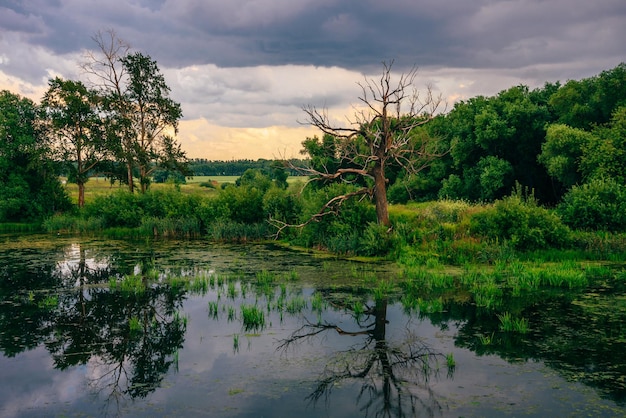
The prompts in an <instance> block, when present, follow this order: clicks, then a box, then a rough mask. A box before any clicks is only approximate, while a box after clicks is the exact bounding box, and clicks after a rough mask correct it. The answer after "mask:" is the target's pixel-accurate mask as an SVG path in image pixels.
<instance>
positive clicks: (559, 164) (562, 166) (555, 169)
mask: <svg viewBox="0 0 626 418" xmlns="http://www.w3.org/2000/svg"><path fill="white" fill-rule="evenodd" d="M590 142H592V137H591V134H590V133H588V132H585V131H582V130H580V129H576V128H571V127H569V126H567V125H563V124H553V125H550V126H549V127H548V129H547V132H546V141H545V142H544V143H543V145H542V146H541V154H540V155H539V157H538V158H539V162H540V163H542V164H543V165H545V166H546V169H547V170H548V173H549V174H550V175H551V176H552V177H554V178H556V179H557V180H559V181H560V182H561V183H562V184H563V185H564V186H565V187H567V188H569V187H572V186H573V185H575V184H577V183H579V182H580V181H581V180H582V176H581V172H580V170H579V168H580V167H579V164H580V158H581V157H582V154H583V148H584V147H585V145H586V144H588V143H590Z"/></svg>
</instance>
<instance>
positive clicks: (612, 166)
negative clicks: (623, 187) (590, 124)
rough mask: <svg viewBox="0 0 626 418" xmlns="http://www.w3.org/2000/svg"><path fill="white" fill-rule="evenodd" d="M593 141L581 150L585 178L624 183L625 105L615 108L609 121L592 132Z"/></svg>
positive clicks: (625, 173) (625, 170)
mask: <svg viewBox="0 0 626 418" xmlns="http://www.w3.org/2000/svg"><path fill="white" fill-rule="evenodd" d="M592 138H594V140H593V141H590V142H587V143H586V144H585V146H584V148H583V156H582V161H581V171H582V172H583V173H584V174H585V175H586V177H587V178H606V177H608V178H614V179H616V180H617V181H619V182H621V183H624V182H625V181H626V105H625V106H621V107H619V108H617V109H616V110H615V112H614V114H613V117H612V118H611V121H610V122H609V123H608V124H606V125H604V126H598V127H596V128H595V129H594V130H593V136H592Z"/></svg>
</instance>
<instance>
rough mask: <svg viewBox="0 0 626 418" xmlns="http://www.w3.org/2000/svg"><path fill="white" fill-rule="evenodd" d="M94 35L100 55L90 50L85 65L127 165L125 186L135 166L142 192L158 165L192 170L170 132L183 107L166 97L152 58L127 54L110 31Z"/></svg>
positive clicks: (131, 186)
mask: <svg viewBox="0 0 626 418" xmlns="http://www.w3.org/2000/svg"><path fill="white" fill-rule="evenodd" d="M93 39H94V41H95V42H96V43H97V45H98V47H99V49H100V52H101V54H96V53H92V52H89V53H88V54H87V57H86V58H87V59H86V62H85V63H84V64H83V69H84V70H85V72H86V74H87V75H88V76H89V77H90V78H91V79H92V82H93V83H94V85H95V86H96V87H97V89H98V90H99V92H100V94H101V95H102V96H103V100H104V104H105V106H106V110H107V115H108V120H107V127H108V134H109V136H110V137H112V138H113V139H115V141H116V142H117V146H116V147H115V152H116V156H117V159H118V160H119V161H122V162H124V164H125V165H126V171H127V174H126V176H125V179H124V180H125V181H127V182H128V186H129V190H130V191H131V192H132V191H133V190H134V182H133V178H134V176H135V169H137V171H138V175H139V182H140V186H141V191H142V192H145V191H146V190H147V189H148V187H149V185H150V176H151V174H152V172H153V171H154V170H155V169H156V168H157V167H158V168H166V169H169V170H176V171H180V172H182V173H183V174H185V175H188V174H190V173H189V172H188V169H187V165H186V162H187V158H186V155H185V153H184V152H183V151H182V149H181V147H180V145H179V144H178V143H177V142H176V140H175V139H174V137H173V135H175V134H176V133H177V129H178V121H179V120H180V118H181V117H182V110H181V107H180V104H179V103H177V102H175V101H174V100H172V99H171V98H170V97H169V91H170V89H169V87H168V85H167V84H166V82H165V78H164V77H163V75H162V74H161V72H160V70H159V68H158V66H157V63H156V61H154V60H152V59H151V58H150V57H149V56H147V55H144V54H142V53H139V52H134V53H131V52H130V45H129V44H128V43H126V42H125V41H123V40H121V39H119V38H118V37H117V35H116V34H115V32H114V31H108V32H106V33H105V34H102V33H98V34H96V36H94V38H93Z"/></svg>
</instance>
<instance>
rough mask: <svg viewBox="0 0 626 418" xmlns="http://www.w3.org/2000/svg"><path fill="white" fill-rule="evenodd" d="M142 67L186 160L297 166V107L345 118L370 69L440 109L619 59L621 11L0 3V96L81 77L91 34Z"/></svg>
mask: <svg viewBox="0 0 626 418" xmlns="http://www.w3.org/2000/svg"><path fill="white" fill-rule="evenodd" d="M108 29H113V30H114V31H115V32H116V34H117V35H118V36H119V37H120V38H122V39H124V40H126V41H127V42H128V43H130V44H131V46H132V47H133V49H134V50H137V51H141V52H143V53H145V54H148V55H150V56H151V57H152V58H153V59H155V60H156V61H157V62H158V64H159V66H160V68H161V71H162V72H163V73H164V75H165V77H166V81H167V83H168V85H169V86H170V87H171V96H172V97H173V98H174V99H175V100H176V101H178V102H180V103H181V104H182V108H183V113H184V119H183V120H182V121H181V124H180V133H179V136H178V139H179V140H180V142H181V143H182V145H183V148H184V149H185V150H186V151H187V152H188V155H189V156H190V157H194V158H195V157H198V158H208V159H213V160H214V159H232V158H251V159H257V158H274V157H280V156H283V155H284V156H287V157H291V156H298V151H299V150H300V148H301V146H300V144H301V142H302V141H303V140H304V139H305V138H306V137H307V136H312V135H314V134H315V133H316V132H315V131H314V130H313V129H312V128H311V127H308V126H306V125H303V124H301V123H300V122H302V121H304V114H303V112H302V107H303V106H305V105H314V106H317V107H319V108H327V109H328V111H329V113H330V114H331V116H333V117H336V118H337V120H338V121H341V122H343V121H345V116H350V115H351V114H352V112H353V110H352V105H354V104H356V103H357V102H358V96H359V94H360V88H359V87H358V85H357V82H361V81H363V79H364V77H377V76H379V75H380V73H381V68H382V67H381V62H382V61H389V60H394V66H393V68H394V70H396V71H397V72H398V73H401V72H404V71H407V69H410V68H411V67H412V66H414V65H416V66H418V68H419V70H418V77H417V79H416V87H418V88H423V87H425V86H426V85H428V84H431V85H432V86H433V88H434V89H436V90H438V91H439V92H440V93H441V94H443V96H444V97H446V98H447V99H448V102H449V103H450V105H449V107H451V106H452V105H453V103H454V102H455V101H456V100H463V99H467V98H470V97H474V96H477V95H493V94H496V93H497V92H499V91H501V90H503V89H506V88H509V87H511V86H514V85H518V84H525V85H528V86H530V87H531V88H535V87H541V86H542V85H543V84H544V83H545V82H546V81H551V82H553V81H561V82H565V81H567V80H570V79H581V78H585V77H590V76H593V75H596V74H598V73H600V72H601V71H603V70H607V69H611V68H613V67H615V66H616V65H618V64H619V63H620V62H623V61H626V42H624V40H625V39H626V1H624V0H594V1H589V0H107V1H101V0H0V89H8V90H10V91H12V92H14V93H18V94H21V95H24V96H27V97H30V98H31V99H33V100H35V101H36V102H39V101H40V99H41V97H42V95H43V92H44V91H45V89H46V87H47V81H48V79H49V78H50V77H53V76H56V75H59V76H62V77H65V78H71V79H82V77H83V75H82V74H81V73H80V69H79V66H78V64H79V63H80V62H81V61H82V60H83V58H82V57H83V56H84V52H85V51H86V50H94V49H95V48H96V47H97V45H96V44H95V42H94V41H93V39H92V37H93V35H94V34H95V33H96V32H97V31H106V30H108Z"/></svg>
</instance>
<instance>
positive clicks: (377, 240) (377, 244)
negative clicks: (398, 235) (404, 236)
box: [358, 222, 395, 256]
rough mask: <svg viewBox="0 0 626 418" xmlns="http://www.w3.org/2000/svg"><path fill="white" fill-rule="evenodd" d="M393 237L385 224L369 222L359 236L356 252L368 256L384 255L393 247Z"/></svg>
mask: <svg viewBox="0 0 626 418" xmlns="http://www.w3.org/2000/svg"><path fill="white" fill-rule="evenodd" d="M394 237H395V236H394V235H393V234H392V233H391V231H389V228H387V227H386V226H384V225H379V224H377V223H376V222H370V223H368V224H367V227H366V228H365V230H364V231H363V234H362V235H361V237H360V242H359V247H358V253H359V254H363V255H368V256H375V255H385V254H387V253H388V252H389V251H390V250H391V249H392V248H393V247H394Z"/></svg>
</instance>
